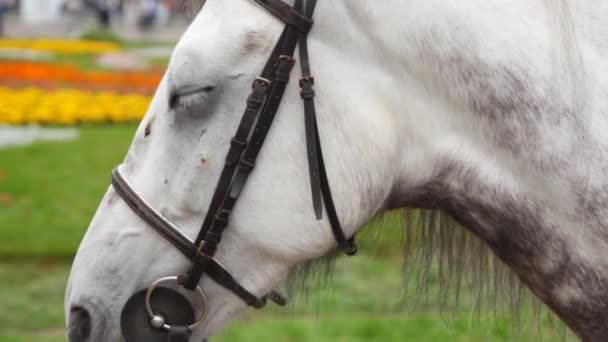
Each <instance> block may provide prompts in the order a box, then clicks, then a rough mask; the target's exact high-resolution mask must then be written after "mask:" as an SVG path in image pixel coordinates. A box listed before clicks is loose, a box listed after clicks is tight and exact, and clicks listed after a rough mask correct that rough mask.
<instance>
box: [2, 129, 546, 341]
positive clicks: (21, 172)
mask: <svg viewBox="0 0 608 342" xmlns="http://www.w3.org/2000/svg"><path fill="white" fill-rule="evenodd" d="M134 130H135V126H134V125H132V126H117V127H83V128H82V129H81V135H80V138H79V139H78V140H77V141H72V142H61V143H39V144H35V145H32V146H28V147H20V148H11V149H6V150H0V322H1V323H2V324H0V342H9V341H10V342H21V341H23V342H26V341H27V342H34V341H36V342H55V341H64V340H65V338H64V331H63V328H62V327H63V291H64V287H65V281H66V279H67V275H68V272H69V260H70V259H71V258H72V256H73V254H74V252H75V250H76V248H77V246H78V243H79V240H80V239H81V237H82V235H83V234H84V231H85V229H86V227H87V226H88V224H89V221H90V220H91V218H92V216H93V214H94V212H95V209H96V207H97V205H98V204H99V201H100V200H101V197H102V195H103V193H104V192H105V191H106V189H107V188H108V186H109V176H110V171H111V169H112V167H113V166H114V165H116V164H118V163H120V161H121V160H122V158H123V157H124V155H125V153H126V150H127V148H128V145H129V144H130V141H131V138H132V136H133V134H134ZM396 232H398V229H395V230H394V231H393V232H390V231H387V232H386V234H384V235H382V236H381V237H380V238H376V237H375V233H374V232H373V230H369V231H368V232H367V235H366V236H362V237H361V242H362V246H361V247H362V248H361V249H362V253H361V255H360V256H359V257H356V258H345V257H341V258H339V260H338V262H337V265H336V267H335V273H334V276H333V279H332V281H330V283H329V284H328V286H312V287H310V288H309V289H308V291H307V293H308V295H307V296H301V297H299V299H298V300H297V301H296V303H295V304H294V305H293V306H291V307H289V308H287V309H283V308H275V307H272V306H271V305H269V308H267V309H265V310H263V311H254V310H249V311H247V312H246V313H245V314H244V315H243V316H242V317H241V319H239V320H238V321H237V322H235V324H233V325H231V326H230V327H229V328H228V329H227V330H226V331H225V332H224V333H223V334H222V335H221V336H219V337H217V338H214V339H213V341H257V340H262V339H265V340H271V341H332V342H335V341H507V340H518V341H521V340H538V337H534V338H531V337H529V336H528V335H526V334H525V333H524V334H522V335H521V336H517V337H513V335H512V334H511V329H510V326H511V323H510V321H509V320H508V319H507V318H505V317H503V316H500V315H499V316H498V317H496V318H495V319H493V320H486V319H482V320H481V321H476V320H470V317H471V315H470V312H469V311H468V310H467V309H466V307H463V308H457V309H453V310H452V311H453V312H455V314H454V315H447V314H445V315H442V314H439V311H440V306H439V304H438V302H437V301H433V300H431V301H428V302H425V303H424V304H421V305H418V306H415V307H413V306H412V305H411V303H413V302H415V301H416V300H417V299H418V298H416V293H415V292H408V293H404V291H403V290H402V286H401V283H402V277H401V274H400V271H399V270H400V257H399V244H398V243H395V241H396V240H400V239H397V238H396V237H397V236H398V235H397V233H396ZM372 240H374V241H375V243H370V241H372ZM431 292H433V291H431ZM465 301H466V299H465ZM524 316H525V315H524ZM524 322H526V320H524ZM541 324H542V325H543V326H545V327H549V329H547V330H549V331H550V330H552V328H551V326H550V325H549V323H548V322H547V321H546V320H543V321H542V323H541ZM524 325H525V323H524ZM547 336H550V335H547ZM545 340H546V341H550V340H555V339H554V338H552V337H546V338H545Z"/></svg>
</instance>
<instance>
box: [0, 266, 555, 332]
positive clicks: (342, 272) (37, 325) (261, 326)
mask: <svg viewBox="0 0 608 342" xmlns="http://www.w3.org/2000/svg"><path fill="white" fill-rule="evenodd" d="M398 267H399V260H398V258H389V259H387V258H384V257H382V258H377V257H374V256H373V255H366V256H365V257H361V258H357V259H348V258H341V259H340V260H339V261H338V264H337V265H336V271H335V274H334V276H333V277H334V280H333V281H332V282H330V283H329V284H326V285H327V286H317V287H313V288H312V289H311V290H310V292H309V294H308V295H307V296H306V297H301V298H300V300H298V301H296V302H295V304H294V305H292V306H290V307H288V308H278V307H274V306H271V305H269V307H268V308H266V309H264V310H261V311H257V310H253V309H251V310H248V311H247V312H246V313H244V314H243V315H242V317H240V318H239V319H238V320H237V321H236V322H235V323H234V324H232V325H230V326H229V327H228V328H227V330H226V331H224V332H223V333H222V334H220V336H218V337H217V338H214V339H213V340H214V341H259V340H263V339H264V340H272V341H294V342H295V341H429V342H430V341H471V342H473V341H509V340H514V338H513V336H512V334H511V330H510V322H509V320H507V319H505V318H504V317H498V318H496V319H494V320H493V321H482V322H481V323H480V322H478V321H471V320H469V313H468V311H467V310H465V309H463V310H461V311H459V312H458V313H457V314H455V315H453V316H447V315H446V316H442V315H441V314H439V312H438V307H437V306H434V305H433V304H431V305H428V306H426V307H424V308H418V309H415V308H411V307H410V306H409V304H408V303H409V302H410V301H411V300H412V299H413V298H412V297H413V296H415V294H411V295H409V296H403V293H402V290H401V286H400V282H401V279H400V278H401V277H400V275H399V272H398V271H397V270H398ZM67 274H68V266H67V265H65V264H61V263H59V264H41V263H34V262H13V263H5V264H0V277H1V279H3V280H4V279H6V281H2V282H0V317H3V320H2V323H3V324H2V325H0V342H9V341H11V342H12V341H28V342H33V341H58V340H61V337H62V334H63V328H62V327H63V291H64V286H65V280H66V279H67ZM370 275H374V277H373V278H370ZM368 279H372V280H368ZM366 280H367V281H366ZM545 326H549V325H548V324H545ZM547 336H550V335H547ZM516 340H518V341H536V340H538V338H537V337H534V338H532V337H530V336H529V335H526V334H523V335H521V336H519V337H518V338H517V339H516ZM545 340H547V341H550V340H552V339H551V338H546V339H545Z"/></svg>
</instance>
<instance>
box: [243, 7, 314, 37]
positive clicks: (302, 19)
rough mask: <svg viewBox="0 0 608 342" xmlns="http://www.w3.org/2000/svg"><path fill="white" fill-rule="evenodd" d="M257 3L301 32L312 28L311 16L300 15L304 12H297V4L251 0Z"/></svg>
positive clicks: (304, 32)
mask: <svg viewBox="0 0 608 342" xmlns="http://www.w3.org/2000/svg"><path fill="white" fill-rule="evenodd" d="M253 1H254V2H255V3H257V4H258V5H260V6H262V7H264V8H265V9H266V10H267V11H268V12H270V13H272V15H274V16H275V17H277V18H279V19H281V21H283V22H284V23H285V24H286V25H289V26H293V27H294V28H295V29H297V30H298V31H299V32H300V33H302V34H308V32H309V31H310V29H311V28H312V24H313V21H312V16H307V15H302V14H301V13H304V12H301V11H300V12H297V10H298V8H297V6H294V7H291V6H289V5H287V4H286V3H284V2H283V1H282V0H253Z"/></svg>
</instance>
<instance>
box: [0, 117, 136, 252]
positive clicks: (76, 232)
mask: <svg viewBox="0 0 608 342" xmlns="http://www.w3.org/2000/svg"><path fill="white" fill-rule="evenodd" d="M134 131H135V126H134V125H132V126H120V127H112V128H109V127H83V128H82V129H81V135H80V138H79V139H78V140H75V141H70V142H56V143H37V144H34V145H32V146H28V147H22V148H11V149H7V150H0V173H1V174H2V176H0V178H2V179H0V194H2V193H5V194H8V196H9V199H8V200H7V201H4V202H0V241H1V243H0V259H3V258H38V257H44V258H49V257H51V258H70V257H71V256H72V255H73V254H74V251H75V250H76V248H77V247H78V243H79V241H80V239H81V237H82V235H83V233H84V230H85V229H86V227H87V226H88V224H89V222H90V220H91V218H92V217H93V214H94V213H95V210H96V208H97V206H98V204H99V202H100V200H101V197H102V195H103V194H104V192H105V191H106V190H107V188H108V186H109V180H110V171H111V170H112V168H113V167H114V166H115V165H117V164H118V163H120V162H121V161H122V159H123V157H124V155H125V154H126V151H127V148H128V146H129V144H130V141H131V139H132V136H133V134H134ZM5 196H6V195H5Z"/></svg>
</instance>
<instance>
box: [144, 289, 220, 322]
mask: <svg viewBox="0 0 608 342" xmlns="http://www.w3.org/2000/svg"><path fill="white" fill-rule="evenodd" d="M164 283H175V284H178V282H177V277H164V278H160V279H158V280H157V281H155V282H154V283H152V285H150V287H149V288H148V291H147V292H146V310H147V311H148V315H149V316H150V324H152V326H153V327H155V328H157V329H164V330H167V331H168V330H171V326H170V325H169V324H167V323H165V322H166V318H165V317H163V316H162V315H158V314H155V313H154V310H152V304H150V299H151V298H152V294H153V293H154V290H156V288H158V287H159V286H160V285H162V284H164ZM194 292H196V293H198V295H199V296H200V298H201V299H202V301H203V312H202V313H201V315H200V317H199V319H198V320H197V321H196V322H194V323H192V324H191V325H189V326H188V330H190V331H194V330H195V329H196V328H198V326H199V325H201V324H202V323H203V322H204V321H205V319H206V318H207V313H208V312H209V310H208V305H207V304H208V302H209V301H208V299H207V295H206V294H205V292H204V291H203V289H202V288H201V287H200V286H197V287H196V289H194Z"/></svg>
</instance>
